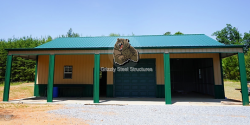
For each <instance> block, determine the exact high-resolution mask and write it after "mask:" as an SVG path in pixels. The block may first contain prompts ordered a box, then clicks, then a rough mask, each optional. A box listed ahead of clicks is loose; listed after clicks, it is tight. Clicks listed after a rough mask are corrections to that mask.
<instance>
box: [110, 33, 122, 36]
mask: <svg viewBox="0 0 250 125" xmlns="http://www.w3.org/2000/svg"><path fill="white" fill-rule="evenodd" d="M109 36H120V34H115V33H110V34H109Z"/></svg>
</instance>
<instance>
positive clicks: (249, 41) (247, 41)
mask: <svg viewBox="0 0 250 125" xmlns="http://www.w3.org/2000/svg"><path fill="white" fill-rule="evenodd" d="M243 44H244V45H245V46H246V47H245V48H244V52H245V53H246V52H247V51H248V50H249V46H250V31H249V33H244V37H243Z"/></svg>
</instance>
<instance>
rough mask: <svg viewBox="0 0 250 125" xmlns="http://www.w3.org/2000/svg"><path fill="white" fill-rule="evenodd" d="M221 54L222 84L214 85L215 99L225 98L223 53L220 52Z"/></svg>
mask: <svg viewBox="0 0 250 125" xmlns="http://www.w3.org/2000/svg"><path fill="white" fill-rule="evenodd" d="M219 56H220V57H219V58H220V70H221V85H214V97H215V99H225V91H224V81H223V69H222V60H221V53H220V54H219Z"/></svg>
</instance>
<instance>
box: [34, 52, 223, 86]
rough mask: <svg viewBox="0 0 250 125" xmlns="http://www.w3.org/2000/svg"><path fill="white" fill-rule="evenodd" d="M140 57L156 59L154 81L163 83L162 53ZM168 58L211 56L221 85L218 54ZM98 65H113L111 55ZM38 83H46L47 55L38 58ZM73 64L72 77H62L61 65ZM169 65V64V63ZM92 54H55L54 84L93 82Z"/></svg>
mask: <svg viewBox="0 0 250 125" xmlns="http://www.w3.org/2000/svg"><path fill="white" fill-rule="evenodd" d="M140 58H141V59H150V58H155V59H156V76H157V77H156V82H157V84H158V85H164V70H163V54H140ZM170 58H213V65H214V78H215V84H216V85H221V76H220V62H219V54H217V53H216V54H209V53H208V54H170ZM100 61H101V62H100V67H107V68H112V67H113V55H112V54H102V55H101V57H100ZM38 63H39V65H38V72H37V73H38V77H37V81H38V82H37V83H38V84H47V82H48V65H49V56H47V55H40V56H39V58H38ZM65 65H72V66H73V76H72V79H63V70H64V69H63V67H64V66H65ZM170 65H171V64H170ZM93 68H94V55H56V58H55V75H54V76H55V82H54V84H93ZM107 84H113V72H107Z"/></svg>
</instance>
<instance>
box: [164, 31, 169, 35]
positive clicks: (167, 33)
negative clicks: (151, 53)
mask: <svg viewBox="0 0 250 125" xmlns="http://www.w3.org/2000/svg"><path fill="white" fill-rule="evenodd" d="M163 35H171V32H166V33H164V34H163Z"/></svg>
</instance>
